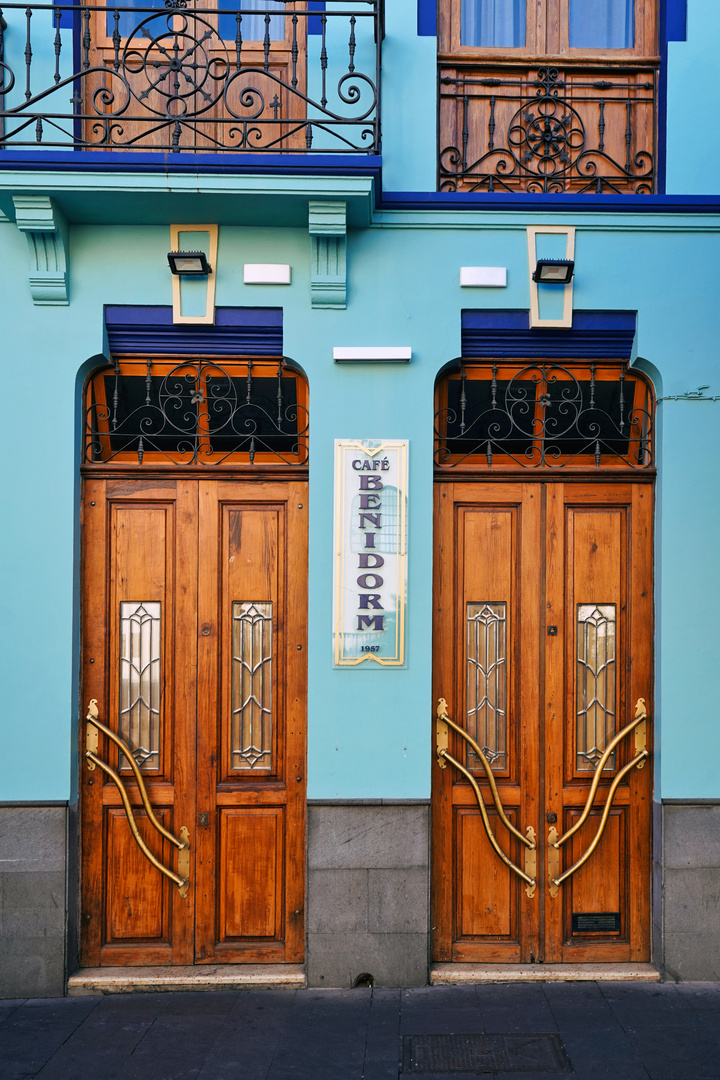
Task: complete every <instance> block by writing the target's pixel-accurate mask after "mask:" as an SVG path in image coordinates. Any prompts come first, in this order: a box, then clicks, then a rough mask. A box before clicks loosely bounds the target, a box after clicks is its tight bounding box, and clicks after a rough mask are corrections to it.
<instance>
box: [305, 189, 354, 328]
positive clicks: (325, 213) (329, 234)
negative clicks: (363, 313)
mask: <svg viewBox="0 0 720 1080" xmlns="http://www.w3.org/2000/svg"><path fill="white" fill-rule="evenodd" d="M308 225H309V230H310V240H311V243H312V256H311V258H312V262H311V266H310V296H311V303H312V306H313V307H314V308H344V307H345V306H346V297H347V207H346V204H345V203H344V202H311V203H310V204H309V214H308Z"/></svg>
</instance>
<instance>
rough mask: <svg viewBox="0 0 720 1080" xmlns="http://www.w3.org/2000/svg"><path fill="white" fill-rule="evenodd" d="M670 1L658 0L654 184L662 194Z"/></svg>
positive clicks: (663, 189) (665, 145)
mask: <svg viewBox="0 0 720 1080" xmlns="http://www.w3.org/2000/svg"><path fill="white" fill-rule="evenodd" d="M671 2H672V0H660V7H659V11H658V14H659V18H660V71H659V73H658V106H657V140H658V142H657V153H656V155H655V156H656V158H657V162H656V167H655V174H656V183H657V190H658V192H660V193H661V194H664V192H665V189H666V178H667V59H668V47H667V43H668V38H667V20H668V4H669V3H671Z"/></svg>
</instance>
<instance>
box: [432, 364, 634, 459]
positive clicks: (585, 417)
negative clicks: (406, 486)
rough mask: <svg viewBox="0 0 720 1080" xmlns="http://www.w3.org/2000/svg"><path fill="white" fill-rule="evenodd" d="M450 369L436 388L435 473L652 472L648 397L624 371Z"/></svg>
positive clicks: (597, 367)
mask: <svg viewBox="0 0 720 1080" xmlns="http://www.w3.org/2000/svg"><path fill="white" fill-rule="evenodd" d="M456 364H457V365H458V366H457V368H456V370H455V371H454V372H452V373H451V374H450V375H448V376H446V377H445V378H443V379H441V380H440V381H439V383H438V388H437V399H436V413H435V465H436V466H437V467H439V468H441V469H453V468H462V467H463V466H465V467H466V468H478V467H479V468H488V469H489V468H491V467H493V466H495V467H497V468H501V467H506V468H523V469H533V468H556V469H557V468H584V469H587V468H588V467H593V468H598V469H599V468H610V469H613V468H614V469H647V468H650V467H651V466H652V464H653V395H652V391H651V389H650V385H649V383H648V382H647V381H646V380H645V378H644V376H642V375H641V374H640V373H639V372H636V371H632V372H630V371H628V368H627V365H626V364H622V365H620V364H617V363H616V364H612V363H609V362H604V363H583V362H577V363H572V364H571V365H569V366H567V367H564V366H561V365H560V364H558V363H554V362H553V361H551V360H547V361H543V362H538V363H528V364H523V363H522V362H521V363H519V364H518V363H515V364H508V363H499V362H492V361H476V360H473V361H468V360H464V359H460V360H459V361H456Z"/></svg>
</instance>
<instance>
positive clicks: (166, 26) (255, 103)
mask: <svg viewBox="0 0 720 1080" xmlns="http://www.w3.org/2000/svg"><path fill="white" fill-rule="evenodd" d="M204 6H212V5H203V4H202V3H198V4H193V5H192V6H191V7H189V8H188V9H186V10H182V11H175V12H173V11H168V10H166V9H163V8H161V7H160V8H158V10H157V11H156V12H150V11H147V12H144V13H141V12H137V13H136V14H135V15H133V14H132V12H131V13H130V14H129V16H128V15H122V14H121V16H120V21H119V24H118V33H119V38H118V47H117V50H116V48H115V43H114V41H113V32H114V29H115V22H114V14H113V10H112V9H109V10H108V11H107V12H106V11H103V10H102V9H98V10H95V11H93V12H90V11H88V12H86V13H84V15H83V34H84V36H85V37H86V42H87V59H88V71H87V74H86V76H85V78H84V79H83V114H84V116H85V119H84V121H83V125H82V126H83V139H84V140H85V141H86V143H87V145H88V146H90V147H97V146H112V147H114V148H115V149H123V148H127V149H138V148H140V149H146V150H153V149H157V150H160V149H163V150H173V149H180V150H196V151H203V150H204V151H207V152H211V151H213V150H217V149H226V150H227V149H229V150H236V151H242V150H249V149H256V148H258V147H265V148H267V147H269V146H273V145H275V146H276V147H277V150H279V151H282V150H286V149H295V150H297V149H301V148H303V147H304V145H305V126H304V120H305V117H306V112H307V110H306V106H305V101H304V94H305V91H306V84H307V44H306V41H307V21H306V19H305V18H298V19H297V21H296V22H295V23H293V20H292V17H287V18H286V17H285V16H284V15H280V18H283V19H284V31H285V34H284V38H283V40H277V41H276V40H272V41H270V43H269V49H268V54H267V57H266V55H265V47H264V42H263V41H262V40H260V41H257V40H255V41H250V40H243V41H242V46H241V52H240V57H239V58H238V54H237V42H236V34H237V24H236V20H235V17H234V15H230V14H229V13H228V15H225V16H222V15H221V16H220V19H219V21H218V16H217V15H216V14H210V13H206V12H205V11H204V10H203V7H204ZM290 10H291V5H290V4H288V16H290ZM245 25H246V26H247V13H246V22H245ZM246 32H247V31H246ZM226 34H230V35H231V37H230V38H225V37H224V35H226ZM173 57H179V58H180V59H179V64H180V68H179V69H175V68H174V67H173V64H174V61H172V63H171V60H172V58H173ZM296 129H297V130H296Z"/></svg>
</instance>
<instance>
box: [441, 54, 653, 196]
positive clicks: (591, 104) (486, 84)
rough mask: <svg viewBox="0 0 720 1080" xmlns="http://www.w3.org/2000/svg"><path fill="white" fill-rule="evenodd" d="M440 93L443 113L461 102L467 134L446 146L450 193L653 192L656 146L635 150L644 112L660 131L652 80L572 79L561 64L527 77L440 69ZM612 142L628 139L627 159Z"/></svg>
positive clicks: (457, 118)
mask: <svg viewBox="0 0 720 1080" xmlns="http://www.w3.org/2000/svg"><path fill="white" fill-rule="evenodd" d="M440 98H441V116H445V117H448V116H449V115H450V113H448V109H452V110H453V112H452V115H453V117H454V123H455V130H456V131H457V134H458V135H459V136H460V138H459V142H460V145H455V146H445V147H443V148H442V149H441V150H440V188H441V190H443V191H457V190H460V189H462V190H464V191H488V192H501V191H520V190H522V191H530V192H556V193H557V192H563V191H573V192H579V193H582V192H596V193H602V192H614V193H620V192H625V193H628V192H631V193H635V194H649V193H650V192H652V190H653V183H654V179H653V177H654V172H653V154H652V152H651V150H650V149H640V150H635V149H634V144H635V142H636V140H637V138H638V130H639V129H640V128H641V127H642V125H641V124H639V123H638V120H637V116H638V114H639V111H642V110H644V117H645V120H646V121H648V120H649V123H646V127H648V128H649V130H651V131H652V130H653V125H652V115H653V110H654V81H652V80H651V79H648V80H646V81H637V80H635V79H634V78H631V77H630V76H629V75H628V76H625V77H615V78H614V79H612V80H609V79H595V80H588V79H586V78H585V79H583V78H580V77H573V78H572V79H567V78H566V77H564V76H563V75H562V74H561V73H560V71H559V69H558V68H555V67H545V68H540V69H538V70H537V73H536V74H535V76H534V77H529V78H528V79H523V78H518V77H517V76H513V77H508V78H498V77H494V76H492V77H487V78H485V77H482V75H481V74H478V75H477V76H476V75H465V74H453V75H448V74H446V75H443V74H441V77H440ZM512 107H514V111H512V112H510V109H511V108H512ZM591 123H592V124H593V127H596V130H597V135H596V136H593V135H592V134H591V131H590V129H589V127H588V125H589V124H591ZM441 128H442V123H441ZM612 136H614V138H611V137H612ZM609 141H611V142H612V145H613V146H614V147H617V146H620V145H621V144H622V145H623V146H624V148H625V151H624V152H625V160H624V161H619V160H617V159H615V158H613V157H612V156H611V154H610V153H609V152H608V150H607V143H608V142H609Z"/></svg>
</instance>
